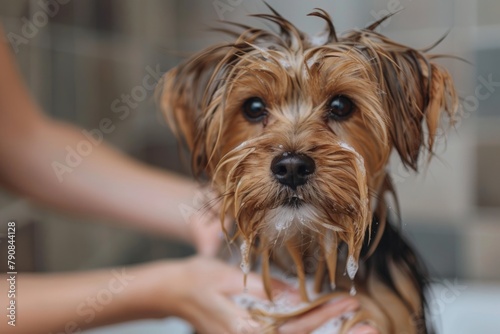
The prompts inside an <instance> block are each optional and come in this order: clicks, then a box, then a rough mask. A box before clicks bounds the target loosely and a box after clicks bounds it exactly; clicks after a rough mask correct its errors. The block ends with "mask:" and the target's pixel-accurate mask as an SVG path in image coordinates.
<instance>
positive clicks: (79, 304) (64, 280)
mask: <svg viewBox="0 0 500 334" xmlns="http://www.w3.org/2000/svg"><path fill="white" fill-rule="evenodd" d="M179 267H180V265H179V263H178V262H169V263H167V262H161V263H160V262H158V263H151V264H148V265H142V266H137V267H133V268H126V269H125V268H116V269H104V270H99V271H93V272H87V273H82V272H80V273H76V274H19V275H18V276H17V278H16V303H15V322H14V323H13V324H15V326H11V325H9V324H8V320H9V319H7V318H6V317H5V316H4V317H3V319H2V321H1V322H0V333H6V334H7V333H9V334H11V333H12V334H21V333H23V334H24V333H26V334H32V333H42V334H43V333H46V334H48V333H60V332H64V333H70V332H71V333H77V332H79V330H80V329H85V328H91V327H98V326H103V325H108V324H113V323H119V322H124V321H132V320H137V319H150V318H162V317H165V316H167V315H168V313H166V312H167V310H168V308H169V306H168V305H169V302H171V300H169V296H168V294H163V293H159V292H162V291H163V290H162V289H160V288H159V286H160V284H159V283H162V284H163V283H164V284H168V283H169V279H171V280H172V281H173V282H172V283H171V284H170V285H171V286H175V282H176V281H175V277H176V276H179V275H180V273H179ZM163 274H165V275H163ZM159 275H161V276H163V277H161V278H160V277H159ZM7 283H8V281H7V280H6V278H5V276H1V283H0V287H1V289H0V291H8V287H7V286H6V284H7ZM160 294H161V295H160ZM0 302H1V303H0V304H1V308H2V309H3V310H4V311H5V310H6V309H7V307H8V306H9V304H8V303H9V300H7V293H2V294H1V295H0ZM174 304H175V303H174ZM10 321H11V320H10Z"/></svg>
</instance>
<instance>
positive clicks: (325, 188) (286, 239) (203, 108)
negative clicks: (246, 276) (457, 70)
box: [159, 8, 457, 333]
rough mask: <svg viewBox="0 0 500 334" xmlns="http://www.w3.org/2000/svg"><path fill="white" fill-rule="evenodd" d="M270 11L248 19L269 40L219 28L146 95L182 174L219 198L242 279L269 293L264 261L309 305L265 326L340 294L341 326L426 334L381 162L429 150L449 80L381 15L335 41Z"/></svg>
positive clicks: (449, 95) (415, 262)
mask: <svg viewBox="0 0 500 334" xmlns="http://www.w3.org/2000/svg"><path fill="white" fill-rule="evenodd" d="M271 11H272V13H271V14H258V15H254V16H256V17H258V18H261V19H264V20H268V21H270V22H272V23H274V24H276V25H277V26H278V28H279V32H272V31H269V30H265V29H259V28H253V27H250V26H246V25H243V24H240V23H228V24H229V25H230V26H231V28H227V29H225V28H221V29H219V30H222V31H224V32H225V33H228V34H229V35H231V36H233V37H234V42H232V43H224V44H220V45H215V46H212V47H209V48H208V49H206V50H203V51H201V52H200V53H198V54H196V55H194V56H193V57H191V58H190V59H188V60H187V61H186V62H184V63H183V64H181V65H179V66H178V67H176V68H174V69H172V70H171V71H170V72H168V73H167V74H166V75H165V77H164V79H163V82H162V84H161V87H160V88H159V99H160V104H161V108H162V110H163V111H164V113H165V115H166V118H167V120H168V122H169V124H170V125H171V126H172V128H173V129H174V131H175V132H176V133H177V134H178V135H179V137H180V138H181V139H182V140H183V141H184V143H185V144H186V145H187V147H188V148H189V150H190V151H191V152H192V163H193V169H194V171H195V172H196V173H198V174H203V175H205V176H206V177H208V178H209V179H210V180H211V181H212V184H213V187H214V188H215V191H216V192H217V193H218V196H219V199H220V204H219V205H220V208H221V210H220V211H221V220H224V217H225V216H227V215H229V216H231V217H232V218H233V219H234V221H235V223H236V228H235V230H234V233H232V234H231V232H230V234H231V237H232V240H234V241H235V242H237V243H239V245H240V246H241V250H242V268H243V271H244V272H248V271H249V270H251V269H253V267H255V266H256V264H259V266H260V267H261V272H262V274H263V280H264V284H265V286H266V291H267V292H268V296H269V298H273V295H272V291H271V288H270V270H271V269H270V267H278V268H281V270H283V271H288V272H289V271H290V267H293V268H294V271H293V272H294V273H295V274H296V276H297V278H298V281H299V283H300V284H299V286H300V291H301V295H302V299H303V301H304V302H305V303H307V304H306V305H309V306H308V307H304V308H303V309H300V310H296V311H295V312H291V313H289V314H288V315H283V314H281V315H279V316H278V315H276V314H273V313H271V312H266V311H262V310H260V311H259V312H256V316H258V317H260V319H261V320H262V321H264V322H267V323H268V324H269V325H270V326H269V332H273V328H275V326H277V325H279V324H280V323H281V322H283V321H285V320H286V318H287V317H290V316H296V315H298V314H301V313H302V312H305V311H307V310H308V309H310V308H312V307H314V306H317V305H319V304H321V303H324V302H326V301H327V300H329V299H331V298H333V297H335V296H337V295H341V294H349V293H350V294H351V295H355V296H356V298H359V300H360V301H361V304H362V308H361V310H360V311H359V312H357V313H356V314H354V315H352V316H351V317H349V318H345V319H342V325H341V328H340V332H342V333H344V332H347V331H348V330H349V328H351V327H352V326H353V325H355V324H356V323H359V322H366V323H369V324H370V325H372V326H374V327H375V328H377V329H378V330H379V331H380V332H381V333H427V332H428V331H429V330H430V329H429V325H428V324H427V323H426V318H425V296H424V290H425V288H426V274H425V269H424V267H423V266H422V264H421V262H420V260H419V259H418V257H417V256H416V254H415V252H414V251H413V250H412V248H411V247H410V246H409V244H408V243H407V242H406V241H405V239H404V238H403V237H402V235H401V234H400V232H399V231H398V228H397V227H395V226H394V225H393V224H391V222H390V221H389V220H390V219H389V218H390V215H389V214H388V202H387V197H388V196H390V195H392V196H394V197H395V193H394V189H393V186H392V184H391V179H390V174H389V171H388V170H387V164H388V160H389V156H390V154H391V152H392V151H393V150H395V151H397V153H398V154H399V157H400V158H401V161H402V163H403V164H404V166H406V167H407V168H409V169H413V170H415V171H417V169H418V166H417V162H418V159H419V156H420V155H421V153H422V152H425V153H427V156H428V157H431V156H432V153H433V146H434V141H435V136H436V132H437V130H438V126H439V120H440V118H441V115H442V114H446V115H447V116H449V118H450V119H451V120H452V119H453V115H454V114H455V112H456V110H457V98H456V94H455V89H454V85H453V82H452V79H451V77H450V75H449V73H448V72H447V71H446V70H445V69H444V68H443V67H441V66H440V65H438V64H436V63H435V61H434V57H433V56H431V55H429V54H427V51H428V50H416V49H413V48H411V47H408V46H405V45H402V44H399V43H396V42H394V41H392V40H390V39H388V38H386V37H385V36H383V35H381V34H379V33H377V32H375V29H376V28H377V26H378V25H380V23H382V22H383V19H382V20H380V21H378V22H375V23H374V24H372V25H370V26H368V27H366V28H365V29H360V30H353V31H348V32H346V33H344V34H343V35H341V36H338V35H337V34H336V32H335V28H334V26H333V24H332V21H331V19H330V16H329V15H328V14H327V13H326V12H324V11H322V10H317V11H315V12H313V13H311V14H310V15H312V16H317V17H319V18H321V19H323V20H325V21H326V23H327V29H326V31H325V32H324V33H322V34H320V35H318V36H313V37H310V36H308V35H306V34H305V33H303V32H301V31H300V30H299V29H298V28H296V27H295V26H294V25H293V24H292V23H290V22H289V21H288V20H286V19H285V18H283V17H282V16H280V15H279V14H278V13H277V12H276V11H274V10H273V9H272V8H271ZM305 264H306V265H305ZM308 280H309V281H311V280H312V281H313V282H314V287H313V290H314V291H312V292H311V291H310V290H308V289H307V287H306V286H307V284H306V282H307V281H308ZM313 294H314V295H315V296H313Z"/></svg>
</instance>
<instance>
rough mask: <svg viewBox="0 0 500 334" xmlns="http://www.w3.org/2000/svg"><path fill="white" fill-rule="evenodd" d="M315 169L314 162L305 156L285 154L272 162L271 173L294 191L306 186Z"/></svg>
mask: <svg viewBox="0 0 500 334" xmlns="http://www.w3.org/2000/svg"><path fill="white" fill-rule="evenodd" d="M315 169H316V165H315V163H314V160H313V159H311V158H310V157H309V156H307V155H303V154H294V153H285V154H283V155H280V156H277V157H275V158H274V159H273V161H272V162H271V171H272V172H273V174H274V176H275V177H276V179H277V180H278V181H279V182H280V183H281V184H284V185H285V186H288V187H290V188H292V189H293V190H295V189H297V187H298V186H301V185H303V184H305V183H306V182H307V177H308V176H309V175H311V174H312V173H314V170H315Z"/></svg>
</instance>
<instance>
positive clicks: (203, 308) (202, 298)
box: [154, 257, 377, 334]
mask: <svg viewBox="0 0 500 334" xmlns="http://www.w3.org/2000/svg"><path fill="white" fill-rule="evenodd" d="M157 265H158V266H159V267H158V268H157V269H156V274H155V275H154V276H156V277H158V280H157V282H158V283H159V284H160V286H162V287H163V289H162V288H159V289H158V290H157V291H162V290H163V294H162V293H159V294H158V293H157V294H156V296H157V297H158V298H156V299H155V301H154V302H155V303H159V304H158V309H160V310H162V313H164V315H165V316H167V315H175V316H178V317H181V318H183V319H185V320H187V321H188V322H190V323H191V324H192V325H193V326H194V327H195V328H196V330H197V332H198V333H200V334H211V333H235V334H243V333H245V334H253V333H255V334H261V333H263V330H264V329H263V327H262V324H259V323H258V322H256V321H254V320H252V317H251V315H250V314H249V312H248V311H247V310H245V309H243V308H240V307H238V306H237V305H236V304H235V303H234V302H233V301H232V300H231V296H234V295H238V294H241V293H243V275H242V273H241V270H239V268H235V267H231V266H229V265H226V264H224V263H223V262H220V261H218V260H215V259H211V258H205V257H194V258H191V259H189V260H187V261H182V262H177V263H158V264H157ZM173 267H175V268H176V269H173ZM162 271H163V272H164V273H162V274H160V275H159V273H161V272H162ZM273 288H274V289H275V291H276V292H282V291H287V293H289V294H291V295H292V296H293V295H296V296H297V300H299V299H300V297H299V293H298V291H296V290H293V289H292V288H291V287H289V286H287V285H286V284H284V283H283V282H280V281H276V280H275V281H274V282H273ZM247 289H248V292H247V293H248V294H250V295H251V296H252V297H256V298H259V299H262V300H265V299H266V294H265V291H264V287H263V284H262V279H261V277H260V276H259V275H256V274H253V273H250V274H249V275H248V278H247ZM359 306H360V304H359V302H358V301H357V300H356V299H355V298H345V299H341V300H338V301H335V302H333V303H329V304H325V305H323V306H321V307H319V308H317V309H315V310H313V311H311V312H309V313H306V314H304V315H302V316H300V317H298V318H295V319H293V320H290V321H289V322H287V323H285V324H283V325H282V326H281V327H280V328H279V331H278V333H280V334H304V333H309V332H311V331H313V330H314V329H316V328H318V327H320V326H321V325H322V324H324V323H325V322H327V321H328V320H330V319H332V318H335V317H338V316H341V315H342V314H343V313H347V312H352V311H356V310H357V309H358V308H359ZM352 333H354V334H356V333H358V334H363V333H370V334H371V333H375V334H376V333H377V331H375V330H374V329H372V328H371V327H366V326H360V327H357V328H355V330H354V331H353V332H352Z"/></svg>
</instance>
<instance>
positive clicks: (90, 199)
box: [0, 27, 195, 240]
mask: <svg viewBox="0 0 500 334" xmlns="http://www.w3.org/2000/svg"><path fill="white" fill-rule="evenodd" d="M1 34H2V31H1V27H0V36H1ZM0 73H1V75H0V134H1V140H0V162H1V163H0V185H2V184H3V185H7V186H9V187H10V188H11V189H14V190H15V191H17V192H18V193H20V194H22V195H25V196H29V197H31V198H33V199H35V200H36V201H38V202H42V203H44V204H47V205H50V206H52V207H55V208H58V209H62V210H65V211H69V212H73V213H75V212H76V213H81V214H85V215H87V216H99V217H105V218H111V219H112V220H114V221H117V222H121V223H124V224H129V225H133V226H134V227H139V228H142V229H143V230H146V231H150V232H154V233H157V234H160V235H167V234H168V235H171V236H174V237H179V238H182V239H184V240H186V239H188V229H187V228H186V226H185V225H183V224H184V222H185V219H184V217H183V216H182V211H181V210H180V209H179V206H180V205H181V203H183V204H184V205H189V206H191V205H192V200H193V195H194V192H195V188H194V187H195V186H194V184H193V183H192V182H189V181H186V180H184V179H180V178H178V177H176V176H173V175H169V174H166V173H164V172H161V171H158V170H155V169H152V168H148V167H146V166H145V165H143V164H140V163H138V162H135V161H133V160H132V159H130V158H128V157H126V156H124V155H122V154H120V153H119V152H117V151H116V150H114V149H112V148H110V147H109V146H107V145H106V144H104V143H100V144H98V145H91V148H90V149H91V153H90V154H88V155H87V156H82V157H81V161H80V158H78V157H75V156H74V155H73V156H72V157H68V151H67V147H70V148H72V149H73V150H75V151H78V147H80V146H81V145H83V144H82V143H84V142H88V138H86V137H85V136H84V135H83V134H82V130H80V129H77V128H75V127H73V126H70V125H65V124H62V123H58V122H55V121H52V120H50V119H49V118H47V117H45V116H44V115H43V113H42V112H41V110H40V109H39V107H38V106H37V105H36V103H35V102H34V101H33V99H32V98H31V96H29V93H28V91H27V89H26V87H25V86H24V84H23V82H22V79H21V77H20V75H19V72H18V71H17V69H16V64H15V62H14V59H13V56H12V54H11V52H9V50H8V46H7V44H5V43H3V41H1V40H0ZM87 149H89V147H88V145H87Z"/></svg>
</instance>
